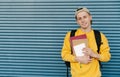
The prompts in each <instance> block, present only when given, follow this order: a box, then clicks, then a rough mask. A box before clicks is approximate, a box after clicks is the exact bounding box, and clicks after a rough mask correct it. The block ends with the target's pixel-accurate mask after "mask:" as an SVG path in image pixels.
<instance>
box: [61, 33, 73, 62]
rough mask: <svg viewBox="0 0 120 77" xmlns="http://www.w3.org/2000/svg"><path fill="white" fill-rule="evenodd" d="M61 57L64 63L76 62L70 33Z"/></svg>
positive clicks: (66, 38) (65, 40)
mask: <svg viewBox="0 0 120 77" xmlns="http://www.w3.org/2000/svg"><path fill="white" fill-rule="evenodd" d="M61 57H62V59H63V60H64V61H69V62H75V57H74V56H73V55H72V54H71V45H70V32H67V34H66V36H65V38H64V43H63V47H62V51H61Z"/></svg>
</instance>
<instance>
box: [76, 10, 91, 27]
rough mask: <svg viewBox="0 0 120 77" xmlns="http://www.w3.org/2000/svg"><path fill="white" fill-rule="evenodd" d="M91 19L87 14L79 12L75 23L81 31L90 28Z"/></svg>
mask: <svg viewBox="0 0 120 77" xmlns="http://www.w3.org/2000/svg"><path fill="white" fill-rule="evenodd" d="M91 20H92V17H91V15H89V14H88V13H87V12H84V11H82V12H79V13H78V14H77V23H78V24H79V25H80V26H81V28H82V29H87V28H91Z"/></svg>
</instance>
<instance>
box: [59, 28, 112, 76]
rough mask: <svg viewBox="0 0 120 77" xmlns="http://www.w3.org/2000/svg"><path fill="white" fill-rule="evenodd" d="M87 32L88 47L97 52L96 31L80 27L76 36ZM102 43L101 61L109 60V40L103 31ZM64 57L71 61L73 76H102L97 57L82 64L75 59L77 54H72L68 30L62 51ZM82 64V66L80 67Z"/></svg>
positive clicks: (65, 59)
mask: <svg viewBox="0 0 120 77" xmlns="http://www.w3.org/2000/svg"><path fill="white" fill-rule="evenodd" d="M81 34H86V36H87V39H88V47H89V48H91V49H92V50H93V51H94V52H95V53H97V45H96V41H95V36H94V31H93V30H91V31H90V32H87V33H85V32H83V31H82V30H81V29H80V28H79V29H77V31H76V33H75V36H77V35H81ZM101 40H102V43H103V44H102V45H101V47H100V51H99V52H100V59H99V60H100V61H102V62H107V61H109V60H110V58H111V54H110V52H109V51H110V47H109V44H108V40H107V38H106V37H105V35H104V34H103V33H101ZM61 56H62V59H63V60H64V61H69V62H70V63H71V75H72V77H101V71H100V65H99V62H98V60H97V59H95V58H93V60H92V62H90V63H88V64H80V63H78V62H76V61H75V56H74V55H72V54H71V46H70V32H68V33H67V34H66V36H65V38H64V44H63V48H62V52H61ZM80 66H81V68H80Z"/></svg>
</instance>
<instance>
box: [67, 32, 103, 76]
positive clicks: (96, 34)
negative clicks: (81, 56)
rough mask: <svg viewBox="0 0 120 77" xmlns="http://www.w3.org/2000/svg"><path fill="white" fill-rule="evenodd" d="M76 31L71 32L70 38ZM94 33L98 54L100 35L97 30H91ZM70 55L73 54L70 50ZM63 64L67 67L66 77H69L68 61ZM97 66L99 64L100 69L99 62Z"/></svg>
mask: <svg viewBox="0 0 120 77" xmlns="http://www.w3.org/2000/svg"><path fill="white" fill-rule="evenodd" d="M76 31H77V30H72V31H71V34H70V37H73V36H74V35H75V32H76ZM93 31H94V35H95V39H96V44H97V48H98V50H97V52H98V53H99V50H100V45H101V34H100V32H99V31H98V30H93ZM71 54H73V52H72V50H71ZM65 64H66V67H67V77H69V71H68V70H69V67H70V62H68V61H65ZM99 64H100V67H102V65H101V62H100V61H99Z"/></svg>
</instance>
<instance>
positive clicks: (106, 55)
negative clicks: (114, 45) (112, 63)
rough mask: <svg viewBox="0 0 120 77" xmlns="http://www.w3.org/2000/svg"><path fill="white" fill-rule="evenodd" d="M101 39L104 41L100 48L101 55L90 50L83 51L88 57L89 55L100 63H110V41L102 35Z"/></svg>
mask: <svg viewBox="0 0 120 77" xmlns="http://www.w3.org/2000/svg"><path fill="white" fill-rule="evenodd" d="M101 39H102V44H101V46H100V53H99V54H98V53H95V52H93V50H92V49H90V48H84V49H83V50H84V51H85V52H84V53H85V54H86V55H89V56H91V57H93V58H96V59H98V60H100V61H103V62H106V61H109V60H110V58H111V54H110V47H109V44H108V40H107V38H106V37H105V36H104V34H101Z"/></svg>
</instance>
